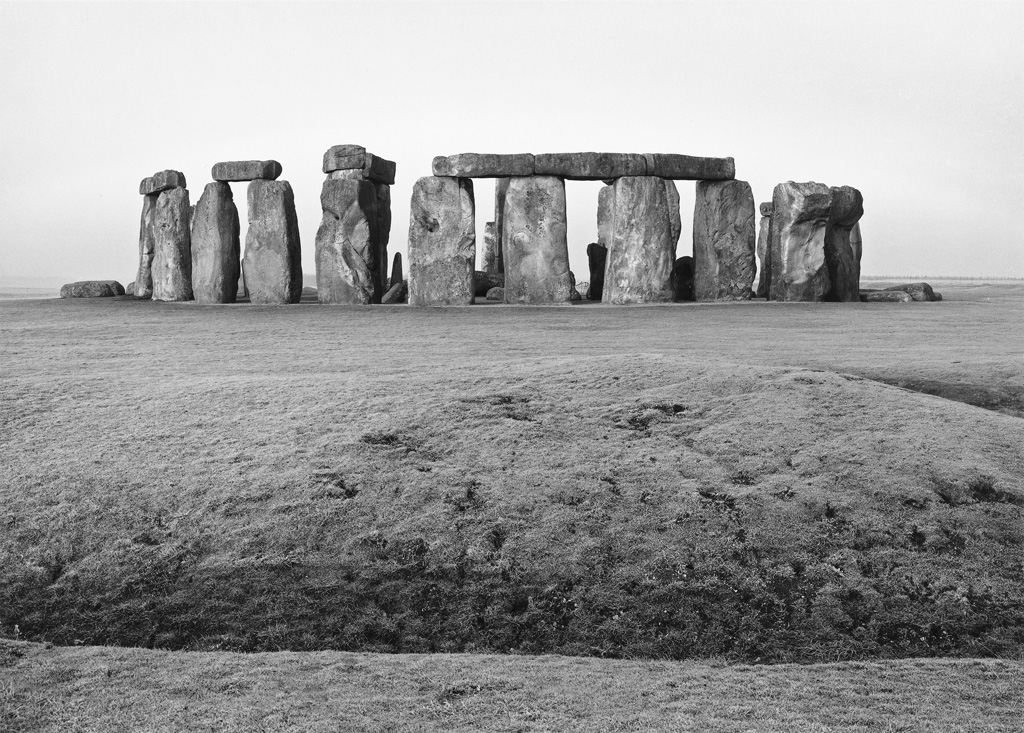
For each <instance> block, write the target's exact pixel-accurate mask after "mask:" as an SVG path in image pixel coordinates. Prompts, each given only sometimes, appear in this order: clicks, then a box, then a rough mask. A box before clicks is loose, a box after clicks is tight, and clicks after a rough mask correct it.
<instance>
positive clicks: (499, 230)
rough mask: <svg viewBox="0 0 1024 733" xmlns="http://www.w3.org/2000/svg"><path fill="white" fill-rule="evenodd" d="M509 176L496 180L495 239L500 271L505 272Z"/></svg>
mask: <svg viewBox="0 0 1024 733" xmlns="http://www.w3.org/2000/svg"><path fill="white" fill-rule="evenodd" d="M508 181H509V179H508V178H499V179H497V180H496V181H495V182H494V241H495V243H496V244H497V246H498V272H499V273H503V272H505V244H504V242H505V194H506V192H507V191H508Z"/></svg>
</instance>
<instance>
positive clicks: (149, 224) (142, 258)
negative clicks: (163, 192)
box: [135, 193, 160, 300]
mask: <svg viewBox="0 0 1024 733" xmlns="http://www.w3.org/2000/svg"><path fill="white" fill-rule="evenodd" d="M159 196H160V195H159V194H156V193H151V194H148V195H147V196H146V197H145V198H143V199H142V220H141V222H140V223H139V270H138V272H137V273H136V275H135V297H136V298H138V299H139V300H148V299H150V298H151V297H153V255H154V254H155V252H156V202H157V199H158V198H159Z"/></svg>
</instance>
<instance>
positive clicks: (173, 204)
mask: <svg viewBox="0 0 1024 733" xmlns="http://www.w3.org/2000/svg"><path fill="white" fill-rule="evenodd" d="M188 207H189V205H188V189H185V188H171V189H168V190H166V191H162V192H161V193H160V196H159V198H157V201H156V212H155V214H154V230H155V241H154V246H153V300H191V299H192V246H191V243H190V240H189V228H188Z"/></svg>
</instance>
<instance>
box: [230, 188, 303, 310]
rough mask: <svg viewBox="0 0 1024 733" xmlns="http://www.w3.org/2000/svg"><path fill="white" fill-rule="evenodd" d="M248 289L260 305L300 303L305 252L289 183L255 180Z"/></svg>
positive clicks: (249, 196)
mask: <svg viewBox="0 0 1024 733" xmlns="http://www.w3.org/2000/svg"><path fill="white" fill-rule="evenodd" d="M247 204H248V208H249V229H248V231H247V232H246V234H245V259H244V261H243V264H242V266H243V268H244V269H245V286H246V289H247V290H248V291H249V300H250V302H252V303H254V304H256V305H269V304H282V303H298V302H299V300H300V299H301V297H302V250H301V245H300V243H299V222H298V217H297V216H296V214H295V194H294V193H293V192H292V187H291V184H290V183H288V181H265V180H255V181H252V182H251V183H250V184H249V190H248V192H247Z"/></svg>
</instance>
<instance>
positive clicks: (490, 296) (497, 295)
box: [485, 288, 505, 303]
mask: <svg viewBox="0 0 1024 733" xmlns="http://www.w3.org/2000/svg"><path fill="white" fill-rule="evenodd" d="M485 297H486V298H487V300H495V301H497V302H499V303H504V302H505V288H491V289H490V290H488V291H487V295H486V296H485Z"/></svg>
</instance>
